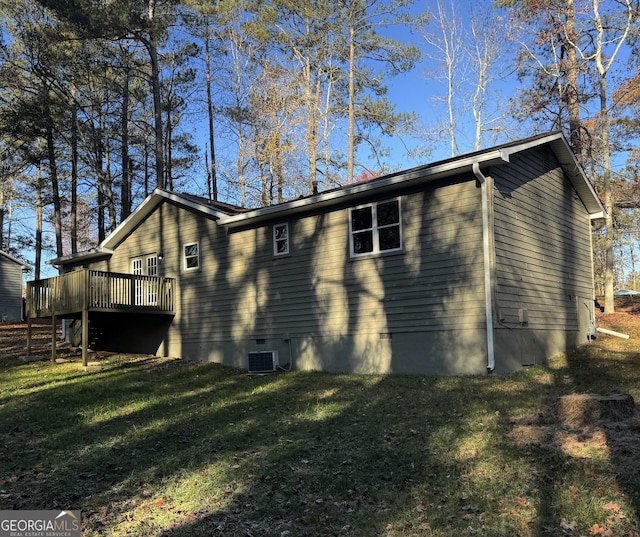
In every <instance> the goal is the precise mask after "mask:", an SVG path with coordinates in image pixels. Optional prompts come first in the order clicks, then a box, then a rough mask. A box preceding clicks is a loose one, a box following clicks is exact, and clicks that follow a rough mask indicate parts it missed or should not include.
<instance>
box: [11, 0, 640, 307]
mask: <svg viewBox="0 0 640 537" xmlns="http://www.w3.org/2000/svg"><path fill="white" fill-rule="evenodd" d="M639 20H640V19H639V18H638V0H606V1H605V0H494V1H493V2H490V1H488V0H486V1H484V2H482V1H480V2H460V1H455V0H429V1H427V2H426V3H422V2H415V1H413V0H310V1H307V2H304V3H301V2H297V1H295V0H212V1H194V0H0V24H2V41H1V43H0V159H1V168H0V174H1V177H0V230H1V233H0V250H4V251H6V252H8V253H11V254H13V255H17V256H19V257H21V258H23V259H24V260H25V261H26V262H27V263H28V264H29V265H30V266H31V267H32V268H33V270H32V273H31V275H30V277H35V278H39V277H40V276H41V275H42V274H43V272H46V270H45V268H44V265H43V262H44V260H46V259H49V258H51V257H57V256H62V255H67V254H71V253H76V252H78V251H82V250H85V249H88V248H91V247H94V246H96V245H97V244H98V243H100V242H101V241H102V240H103V239H104V237H105V236H106V235H107V234H108V233H109V232H111V231H112V230H113V229H115V227H116V226H117V225H118V224H119V223H120V222H121V221H122V220H123V219H125V218H126V217H127V216H128V215H129V214H130V213H131V211H132V210H133V209H134V208H135V207H136V206H137V204H138V203H139V202H140V201H142V199H144V197H145V196H147V195H148V194H149V193H150V192H152V191H153V189H154V188H155V187H162V188H166V189H168V190H176V191H181V192H188V193H192V194H196V195H200V196H203V197H206V198H209V199H212V200H219V201H225V202H229V203H233V204H235V205H240V206H243V207H258V206H266V205H271V204H274V203H280V202H282V201H285V200H287V199H292V198H295V197H298V196H300V195H306V194H309V193H311V192H312V190H313V187H314V184H315V185H318V187H319V189H320V190H326V189H329V188H334V187H336V186H341V185H345V184H349V183H352V182H356V181H365V180H368V179H371V178H374V177H377V176H379V175H381V174H384V173H388V172H390V171H395V170H397V169H402V168H407V167H409V165H408V164H410V165H413V164H414V163H426V162H429V160H431V159H432V158H433V156H438V155H444V156H455V155H457V154H460V153H462V152H466V151H469V150H474V149H480V148H483V147H487V146H490V145H494V144H495V143H500V142H504V141H507V140H513V139H517V138H522V137H528V136H531V135H533V134H536V133H539V132H546V131H552V130H562V131H563V132H564V133H565V135H566V137H567V139H568V140H569V142H570V145H571V147H572V149H573V150H574V152H575V154H576V155H577V157H578V159H579V160H580V162H581V164H582V166H583V168H584V170H585V172H586V173H587V176H588V177H589V179H590V180H591V181H592V183H593V184H594V186H595V188H596V190H597V192H598V194H599V195H600V197H601V199H602V201H603V203H604V205H605V207H606V208H607V213H608V216H607V219H606V221H605V222H603V223H602V224H601V225H598V226H597V227H596V228H594V254H595V270H596V285H597V293H598V294H599V295H604V296H605V297H606V305H605V307H606V308H607V309H608V310H609V311H612V310H613V289H614V287H615V288H632V289H636V288H638V287H639V286H640V282H638V281H637V280H638V275H637V265H638V261H639V259H638V257H640V228H639V226H638V214H637V212H638V208H639V207H640V188H639V173H640V166H639V164H638V157H639V151H638V138H639V137H638V133H639V131H640V119H639V117H638V112H639V111H640V64H639V63H638V50H637V47H638V31H639V30H640V27H639ZM417 71H419V73H418V74H417V75H416V72H417ZM411 73H413V75H414V79H413V80H415V79H416V78H418V79H420V80H421V81H422V85H419V84H415V83H413V82H411V83H407V86H408V87H407V88H404V91H403V93H402V95H401V96H400V97H398V94H397V93H396V94H395V96H392V95H391V94H390V93H389V91H388V90H389V85H390V84H391V83H392V81H393V80H394V77H400V76H401V77H403V78H402V80H404V81H406V80H407V78H406V77H407V76H408V75H409V74H411ZM399 98H400V99H402V100H403V102H398V99H399ZM404 101H410V102H414V101H415V103H416V110H414V111H407V106H406V104H407V103H406V102H404ZM423 102H427V103H428V104H427V106H428V107H430V108H431V110H430V111H429V112H428V113H425V110H424V106H423V105H421V104H419V103H423ZM400 153H401V154H400Z"/></svg>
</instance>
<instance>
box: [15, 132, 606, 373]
mask: <svg viewBox="0 0 640 537" xmlns="http://www.w3.org/2000/svg"><path fill="white" fill-rule="evenodd" d="M603 216H604V208H603V206H602V204H601V202H600V200H599V199H598V196H597V195H596V193H595V191H594V189H593V187H592V185H591V184H590V182H589V181H588V179H587V178H586V177H585V175H584V173H583V171H582V170H581V168H580V166H579V165H578V163H577V161H576V158H575V156H574V155H573V154H572V152H571V150H570V148H569V146H568V144H567V141H566V139H565V138H564V136H563V135H562V134H561V133H550V134H544V135H539V136H535V137H532V138H528V139H525V140H520V141H516V142H513V143H508V144H504V145H501V146H498V147H493V148H490V149H486V150H483V151H478V152H474V153H471V154H466V155H462V156H460V157H455V158H451V159H448V160H444V161H440V162H436V163H433V164H429V165H425V166H420V167H416V168H413V169H409V170H406V171H401V172H397V173H392V174H389V175H385V176H382V177H378V178H375V179H373V180H370V181H367V182H363V183H358V184H351V185H348V186H345V187H342V188H337V189H334V190H330V191H325V192H319V193H314V194H313V195H310V196H308V197H303V198H300V199H296V200H292V201H288V202H285V203H281V204H278V205H273V206H269V207H264V208H258V209H252V210H246V209H242V208H239V207H235V206H231V205H227V204H224V203H219V202H215V201H209V200H207V199H203V198H200V197H195V196H191V195H188V194H181V193H177V192H168V191H165V190H160V189H158V190H155V191H154V192H153V193H152V194H151V195H150V196H149V197H148V198H147V199H145V200H144V201H143V202H142V203H141V204H140V206H139V207H138V208H137V209H136V210H135V211H134V212H133V213H132V214H131V215H130V216H129V217H128V218H127V219H126V220H125V221H123V222H122V223H121V224H120V225H119V226H118V227H117V228H116V229H115V231H114V232H113V233H112V234H111V235H110V236H108V237H107V238H106V239H105V240H104V241H103V242H102V244H100V245H99V246H98V247H97V248H95V249H94V250H91V251H88V252H84V253H81V254H75V255H69V256H65V257H60V258H58V259H54V260H53V261H52V263H53V264H54V265H55V266H57V267H58V268H59V269H60V270H61V272H62V275H61V276H59V277H57V278H65V277H68V278H75V280H73V281H72V280H69V281H67V282H66V283H64V282H58V283H56V284H55V285H54V284H53V283H52V282H46V281H42V282H31V285H32V289H31V291H30V296H39V297H41V296H45V295H46V296H49V297H54V296H55V294H56V293H59V292H61V291H60V290H61V289H65V291H64V292H63V294H64V296H65V297H66V298H65V299H64V301H63V302H64V303H65V305H64V306H59V307H58V308H57V309H56V307H55V306H52V304H51V303H48V304H44V303H40V304H32V305H31V307H30V313H29V315H30V317H36V316H40V315H43V314H44V315H52V314H58V315H59V316H62V317H78V318H79V317H80V312H81V311H82V314H83V317H82V318H83V319H85V320H89V323H87V322H85V323H84V325H83V326H87V325H90V326H91V328H92V331H93V333H94V335H93V336H91V335H89V334H88V330H87V331H86V333H85V336H86V337H88V338H90V339H91V338H93V339H92V341H93V340H95V341H100V344H101V345H103V346H105V347H107V348H109V349H111V350H119V351H126V350H129V351H136V352H150V353H154V354H157V355H159V356H179V357H182V358H185V359H190V360H209V361H214V362H219V363H222V364H226V365H230V366H236V367H244V368H249V369H250V370H271V369H274V368H276V366H278V365H279V366H280V367H281V368H285V369H288V368H295V369H304V370H322V371H333V372H354V373H415V374H480V373H485V374H486V372H487V371H489V372H492V371H495V372H497V373H505V372H510V371H514V370H516V369H519V368H521V367H522V366H526V365H531V364H537V363H541V362H543V361H544V360H546V359H547V358H549V357H550V356H551V355H553V354H555V353H558V352H560V351H564V350H566V349H570V348H573V347H576V346H577V345H580V344H583V343H587V342H588V341H589V340H590V339H591V338H593V337H595V319H594V285H593V263H592V244H591V225H592V222H593V221H594V220H596V219H600V218H602V217H603ZM74 282H75V283H74ZM43 286H45V287H46V288H47V289H49V291H47V292H45V293H43V292H42V287H43ZM79 289H82V291H80V290H79ZM69 293H71V295H70V294H69ZM70 296H72V297H76V298H78V297H79V296H82V297H83V298H82V299H81V300H80V299H78V300H79V301H78V300H76V302H74V304H72V305H70V302H73V300H71V299H70V298H69V297H70ZM128 297H130V298H128ZM27 300H28V302H29V297H28V299H27ZM74 300H75V299H74ZM61 303H62V302H61ZM125 303H126V304H127V305H126V307H125ZM121 306H122V307H121ZM28 309H29V308H28ZM97 344H98V343H96V345H97ZM85 345H86V344H85Z"/></svg>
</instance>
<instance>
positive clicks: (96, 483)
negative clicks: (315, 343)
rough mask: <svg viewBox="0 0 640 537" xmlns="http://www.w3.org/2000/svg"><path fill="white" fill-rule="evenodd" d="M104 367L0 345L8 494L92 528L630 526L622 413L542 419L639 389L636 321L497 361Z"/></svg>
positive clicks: (553, 529) (168, 536) (0, 496)
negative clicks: (40, 357)
mask: <svg viewBox="0 0 640 537" xmlns="http://www.w3.org/2000/svg"><path fill="white" fill-rule="evenodd" d="M615 328H616V327H614V329H615ZM618 328H619V329H620V327H618ZM622 328H623V329H625V330H627V331H628V330H629V327H628V326H624V327H622ZM634 330H635V328H634ZM634 336H635V337H638V336H640V328H639V329H637V332H636V333H635V334H634ZM102 365H103V368H102V369H101V370H99V371H90V372H85V371H83V370H82V369H81V368H80V366H79V363H78V362H77V361H74V362H71V363H67V364H57V365H52V364H50V363H49V362H36V363H29V364H24V363H21V362H20V361H19V360H18V359H17V358H15V357H11V356H6V355H4V356H0V508H1V509H58V508H60V509H80V510H81V511H82V514H83V527H84V535H85V536H97V535H109V536H124V535H136V536H143V535H155V536H165V537H178V536H197V535H202V536H205V535H207V536H208V535H229V536H235V535H238V536H240V535H242V536H247V535H252V536H258V535H264V536H267V535H268V536H272V535H274V536H286V535H289V536H325V535H326V536H329V535H349V536H376V535H384V536H397V535H429V536H434V537H437V536H464V535H485V536H491V537H500V536H505V537H506V536H514V535H515V536H546V535H558V536H561V535H562V536H564V535H575V536H579V535H617V536H618V535H619V536H622V535H624V536H634V535H636V536H637V535H638V534H639V533H640V529H639V524H638V512H639V511H638V510H639V509H640V457H639V454H640V450H639V448H638V444H639V442H638V440H639V439H640V426H639V424H638V421H637V420H636V419H635V417H634V418H632V419H630V420H627V421H626V422H622V423H618V424H608V425H607V424H603V423H596V424H593V426H591V427H588V428H585V429H583V430H578V431H576V430H569V429H567V428H566V427H559V426H556V425H555V424H554V423H552V422H550V421H549V420H546V421H545V419H542V420H541V419H540V417H539V416H540V415H541V414H542V415H544V416H549V415H550V412H551V409H552V408H553V404H554V402H555V401H557V399H558V397H560V396H561V395H565V394H570V393H581V392H599V393H610V392H621V393H630V394H632V395H633V396H634V398H635V399H636V400H640V347H638V345H637V339H636V340H635V341H634V338H632V339H631V340H629V341H626V342H625V341H623V340H618V339H613V338H607V339H599V340H598V341H597V342H596V343H594V344H593V345H591V346H589V347H588V348H586V349H582V350H580V351H579V352H575V353H573V354H570V355H568V356H559V357H557V358H554V359H553V360H552V361H551V362H550V364H549V365H548V366H545V367H535V368H530V369H527V370H525V371H522V372H520V373H518V374H515V375H511V376H508V377H490V378H487V377H482V378H481V377H477V378H476V377H473V378H469V377H464V378H461V377H447V378H435V377H416V376H397V377H396V376H394V377H391V376H356V375H330V374H321V373H303V372H292V373H283V374H277V375H270V376H262V377H252V376H248V375H246V374H245V373H244V372H242V371H236V370H233V369H228V368H223V367H219V366H215V365H206V364H189V363H183V362H180V361H177V360H164V359H155V358H149V357H141V356H126V357H125V356H111V357H109V358H104V359H102ZM518 431H521V432H522V431H525V432H527V431H528V432H532V431H533V432H535V431H543V432H544V433H545V434H546V437H545V440H544V441H543V442H527V441H525V440H524V439H523V437H521V436H518Z"/></svg>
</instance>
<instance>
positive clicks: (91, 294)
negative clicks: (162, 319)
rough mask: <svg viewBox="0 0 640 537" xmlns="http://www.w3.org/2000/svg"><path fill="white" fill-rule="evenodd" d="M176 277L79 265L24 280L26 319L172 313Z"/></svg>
mask: <svg viewBox="0 0 640 537" xmlns="http://www.w3.org/2000/svg"><path fill="white" fill-rule="evenodd" d="M174 290H175V280H174V279H173V278H161V277H158V276H139V275H133V274H121V273H116V272H102V271H99V270H89V269H82V270H77V271H74V272H69V273H67V274H62V275H60V276H56V277H54V278H47V279H45V280H34V281H31V282H27V290H26V302H25V313H26V317H27V319H36V318H42V317H54V316H56V317H64V316H72V315H73V314H79V313H82V312H83V311H100V312H114V313H160V314H173V313H174V299H175V296H174V295H175V293H174Z"/></svg>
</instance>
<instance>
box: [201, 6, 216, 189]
mask: <svg viewBox="0 0 640 537" xmlns="http://www.w3.org/2000/svg"><path fill="white" fill-rule="evenodd" d="M205 24H206V32H205V38H204V48H205V55H206V58H205V76H206V80H207V115H208V118H209V156H210V159H211V160H210V163H209V166H207V171H208V174H207V175H208V177H209V181H208V185H209V199H213V200H214V201H217V200H218V179H217V176H216V150H215V143H214V140H215V137H214V130H213V96H212V92H211V85H212V76H211V44H210V42H209V33H210V29H211V21H210V20H209V17H208V16H207V20H206V23H205Z"/></svg>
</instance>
